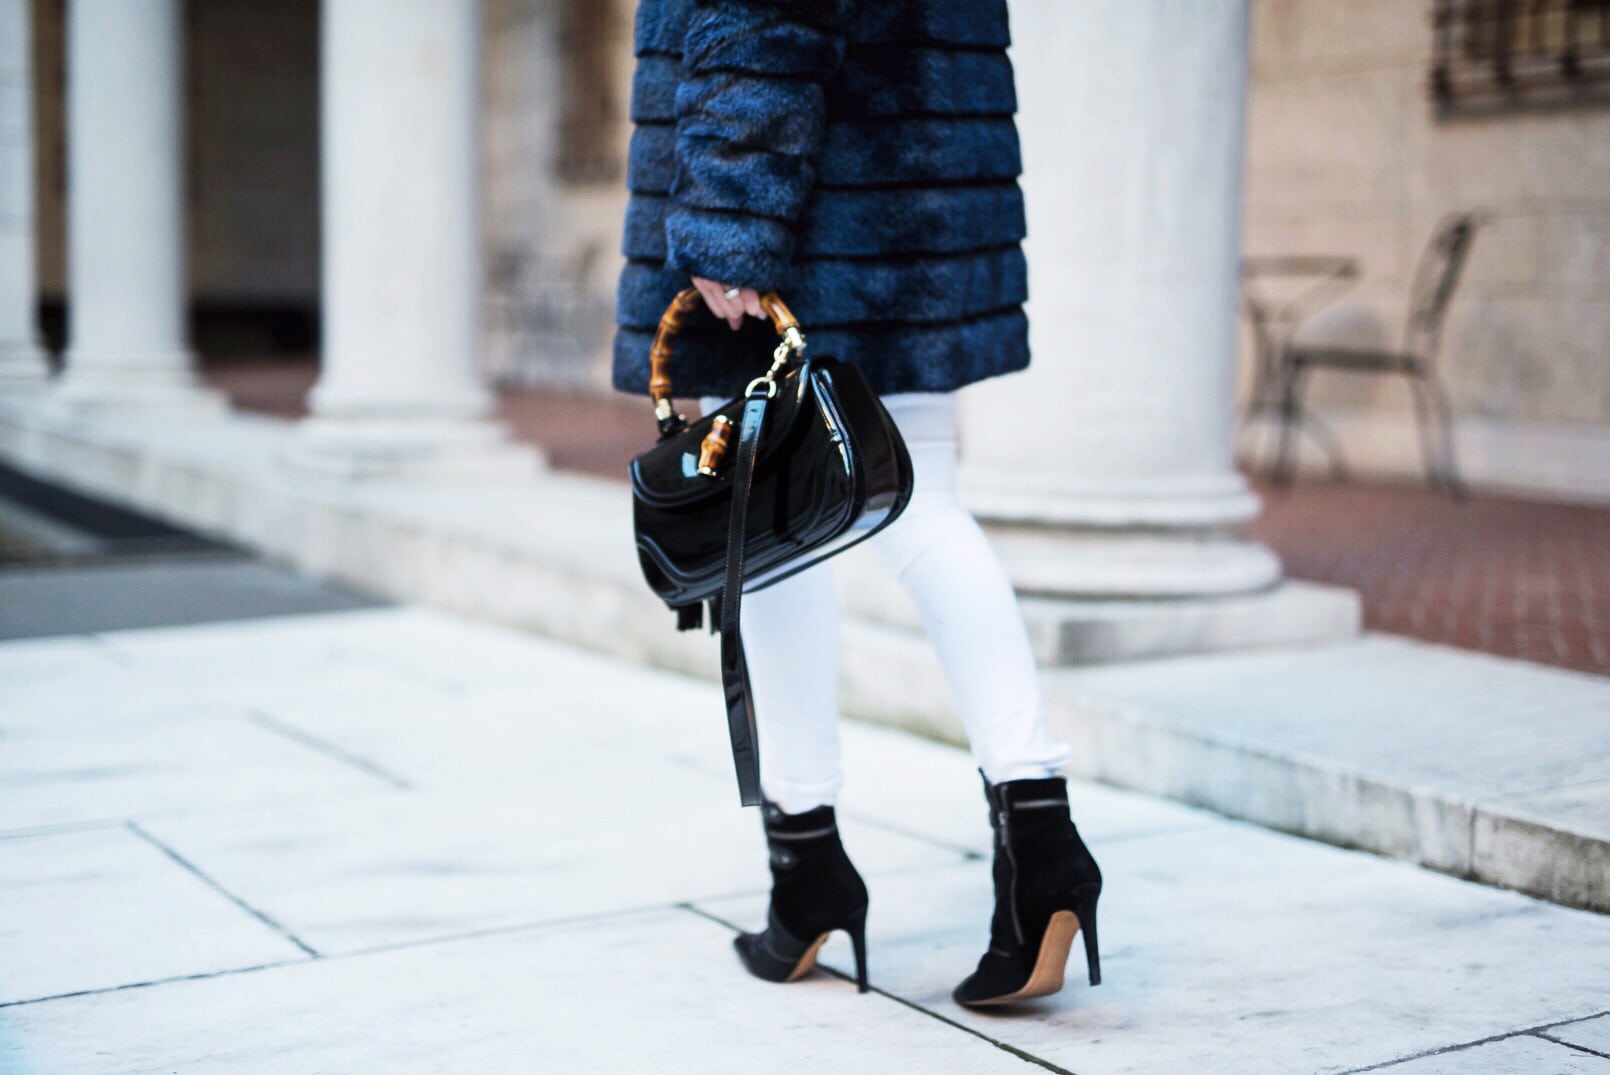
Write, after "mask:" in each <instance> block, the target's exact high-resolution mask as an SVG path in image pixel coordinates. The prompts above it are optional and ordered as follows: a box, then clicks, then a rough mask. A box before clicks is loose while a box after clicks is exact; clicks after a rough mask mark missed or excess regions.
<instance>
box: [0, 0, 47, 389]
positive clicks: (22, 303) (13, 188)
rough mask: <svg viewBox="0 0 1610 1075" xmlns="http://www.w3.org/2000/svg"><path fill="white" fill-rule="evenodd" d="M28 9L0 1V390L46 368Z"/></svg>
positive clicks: (38, 377)
mask: <svg viewBox="0 0 1610 1075" xmlns="http://www.w3.org/2000/svg"><path fill="white" fill-rule="evenodd" d="M29 3H30V0H0V388H9V387H14V386H16V385H20V384H27V385H37V384H39V383H40V382H42V381H43V380H44V379H45V376H46V374H48V373H49V370H50V367H49V365H48V364H47V363H46V361H45V351H44V348H42V347H41V346H40V344H39V320H38V310H39V279H38V269H37V268H36V262H35V260H34V258H35V254H34V124H33V74H32V64H31V63H30V52H31V51H32V49H33V35H32V34H31V33H29V25H28V24H29V19H28V7H29Z"/></svg>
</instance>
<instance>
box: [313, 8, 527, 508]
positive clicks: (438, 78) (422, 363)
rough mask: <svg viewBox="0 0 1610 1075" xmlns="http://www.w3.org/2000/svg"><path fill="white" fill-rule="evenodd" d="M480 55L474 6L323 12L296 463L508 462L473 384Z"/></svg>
mask: <svg viewBox="0 0 1610 1075" xmlns="http://www.w3.org/2000/svg"><path fill="white" fill-rule="evenodd" d="M480 47H481V43H480V18H479V4H478V3H474V2H442V0H325V3H324V7H323V23H322V42H321V49H322V56H321V73H322V78H323V86H322V94H323V101H322V106H321V107H322V132H321V138H322V145H321V154H322V163H321V167H322V182H323V218H322V220H323V238H322V245H323V252H324V253H323V258H324V264H323V269H324V275H323V283H322V287H323V324H324V353H323V368H322V371H321V374H320V377H319V381H318V384H317V385H316V386H315V387H314V389H313V392H312V394H311V395H310V397H309V404H310V409H311V411H312V417H311V418H310V419H309V420H308V421H307V422H306V423H305V424H304V429H303V432H304V436H303V438H302V439H303V444H302V445H301V446H300V448H299V449H298V451H297V452H296V453H295V455H294V459H295V461H297V462H301V463H305V464H311V465H315V466H319V467H322V468H323V469H327V470H331V471H333V472H337V473H342V474H346V475H348V476H353V477H362V476H382V475H385V474H389V473H398V472H402V473H419V472H422V471H430V470H447V471H455V470H458V469H462V467H463V466H466V465H467V466H469V467H471V469H482V468H484V465H485V464H486V463H487V462H488V460H489V459H490V458H492V457H493V456H496V457H498V458H500V459H502V460H503V461H504V462H505V463H506V462H508V461H510V460H511V459H513V456H514V453H512V452H511V450H510V449H509V448H508V447H507V445H506V444H505V434H504V431H503V430H502V429H501V428H500V427H499V426H498V425H497V424H496V423H494V422H491V421H489V420H487V419H486V417H485V416H486V415H487V414H488V413H489V412H490V410H491V407H492V397H491V394H490V393H489V392H488V391H487V389H486V388H485V387H484V386H483V384H482V383H481V381H480V371H479V368H478V365H479V363H478V352H479V338H480V326H479V317H480V279H481V265H480V247H479V223H478V219H477V216H478V214H477V207H478V168H477V164H478V158H479V138H478V130H479V104H480V93H479V75H480ZM471 457H475V458H476V460H477V461H476V462H470V458H471ZM530 462H531V456H530V455H529V454H528V453H520V455H519V462H517V463H516V465H517V466H519V467H522V468H525V469H529V467H530ZM494 469H496V468H494Z"/></svg>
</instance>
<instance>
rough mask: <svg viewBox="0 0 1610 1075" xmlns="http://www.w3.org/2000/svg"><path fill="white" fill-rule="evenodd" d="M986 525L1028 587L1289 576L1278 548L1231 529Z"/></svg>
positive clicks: (1254, 587)
mask: <svg viewBox="0 0 1610 1075" xmlns="http://www.w3.org/2000/svg"><path fill="white" fill-rule="evenodd" d="M984 528H985V531H986V532H987V533H988V534H989V537H990V543H991V544H992V545H994V546H995V551H996V553H997V554H998V555H999V556H1000V558H1001V564H1002V565H1003V566H1004V567H1005V568H1006V574H1007V577H1009V578H1010V579H1011V580H1012V585H1013V586H1014V587H1015V588H1016V589H1017V591H1018V592H1019V593H1022V594H1039V595H1046V596H1057V597H1093V598H1103V599H1106V598H1166V597H1223V596H1229V595H1233V594H1245V593H1253V592H1256V591H1258V590H1266V589H1268V588H1270V587H1271V586H1274V585H1276V584H1278V583H1279V582H1280V580H1281V578H1282V576H1283V572H1282V571H1281V567H1280V560H1279V558H1278V557H1276V556H1275V554H1274V553H1273V552H1271V551H1269V550H1268V549H1266V548H1264V547H1263V546H1262V545H1259V544H1258V543H1256V542H1253V541H1245V540H1242V539H1240V538H1237V537H1235V536H1233V535H1231V534H1227V533H1212V532H1202V531H1196V532H1192V531H1176V532H1173V533H1166V532H1156V531H1152V532H1148V531H1138V530H1137V531H1129V530H1115V531H1114V530H1101V531H1093V530H1082V529H1074V528H1071V527H1045V526H1040V527H1025V526H1003V525H1000V524H996V523H992V522H988V521H985V523H984Z"/></svg>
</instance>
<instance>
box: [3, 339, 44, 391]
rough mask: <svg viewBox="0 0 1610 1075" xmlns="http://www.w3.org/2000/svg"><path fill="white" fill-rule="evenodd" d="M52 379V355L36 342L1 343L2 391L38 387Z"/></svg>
mask: <svg viewBox="0 0 1610 1075" xmlns="http://www.w3.org/2000/svg"><path fill="white" fill-rule="evenodd" d="M49 381H50V357H49V356H48V355H46V354H45V349H44V348H43V347H40V346H39V345H38V344H36V343H15V342H13V343H0V391H8V392H9V391H12V390H14V389H38V388H42V387H44V386H45V385H46V384H47V383H48V382H49Z"/></svg>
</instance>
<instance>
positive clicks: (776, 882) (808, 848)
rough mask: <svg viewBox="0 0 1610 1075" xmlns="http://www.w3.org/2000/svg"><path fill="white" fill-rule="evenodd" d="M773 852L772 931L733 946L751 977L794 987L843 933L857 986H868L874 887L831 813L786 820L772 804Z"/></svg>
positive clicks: (764, 808)
mask: <svg viewBox="0 0 1610 1075" xmlns="http://www.w3.org/2000/svg"><path fill="white" fill-rule="evenodd" d="M761 819H762V821H763V823H764V824H765V826H766V846H767V847H768V848H770V850H771V878H772V887H771V906H770V908H769V909H768V910H767V912H766V929H765V931H764V932H761V933H740V934H739V935H738V936H737V937H736V938H734V939H733V942H732V943H733V946H734V947H735V948H737V949H738V958H739V959H742V960H743V963H744V966H745V967H747V968H748V969H749V973H751V974H753V975H755V976H756V977H757V978H764V979H766V980H767V981H768V982H792V981H793V980H794V979H796V978H800V977H803V976H804V975H805V974H806V973H807V972H808V971H809V970H810V969H811V968H812V967H813V966H815V965H816V953H817V950H818V949H820V948H821V947H822V942H823V941H825V940H827V935H828V934H829V933H831V932H833V931H834V930H836V929H842V930H845V931H846V932H848V933H849V935H850V941H851V943H852V944H853V945H854V946H855V981H856V986H857V987H858V988H859V989H860V991H861V992H863V993H865V992H866V991H867V980H866V909H867V890H866V884H865V882H863V881H862V880H861V875H860V874H859V873H857V872H856V870H855V867H854V866H852V865H851V864H850V857H849V856H848V855H846V854H845V853H844V845H843V844H841V843H839V829H838V821H837V819H836V818H835V817H834V814H833V808H832V807H831V806H818V807H817V808H816V809H814V810H807V811H806V812H805V813H803V814H785V813H783V811H782V810H781V809H780V808H779V807H778V806H777V804H776V803H774V802H771V801H770V800H764V801H763V802H762V804H761Z"/></svg>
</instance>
